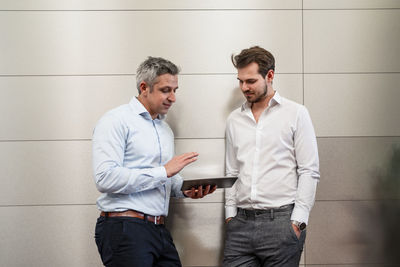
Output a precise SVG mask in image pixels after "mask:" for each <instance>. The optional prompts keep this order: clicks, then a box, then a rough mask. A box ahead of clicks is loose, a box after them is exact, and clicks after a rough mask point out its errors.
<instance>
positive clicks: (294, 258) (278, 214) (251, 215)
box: [223, 205, 306, 267]
mask: <svg viewBox="0 0 400 267" xmlns="http://www.w3.org/2000/svg"><path fill="white" fill-rule="evenodd" d="M292 210H293V205H288V206H284V207H281V208H279V209H270V210H243V209H238V214H237V215H236V217H234V218H233V219H232V220H231V221H230V222H228V223H227V225H226V233H225V234H226V235H225V249H224V260H223V266H224V267H228V266H229V267H235V266H242V267H260V266H263V267H298V266H299V262H300V257H301V253H302V251H303V245H304V241H305V239H306V232H305V231H302V232H301V235H300V238H297V236H296V234H295V232H294V230H293V228H292V223H291V221H290V215H291V213H292Z"/></svg>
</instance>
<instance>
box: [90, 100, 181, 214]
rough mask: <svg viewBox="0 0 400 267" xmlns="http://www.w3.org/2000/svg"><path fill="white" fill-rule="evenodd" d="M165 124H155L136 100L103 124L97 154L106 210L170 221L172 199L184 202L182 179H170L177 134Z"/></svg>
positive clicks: (98, 131)
mask: <svg viewBox="0 0 400 267" xmlns="http://www.w3.org/2000/svg"><path fill="white" fill-rule="evenodd" d="M163 119H164V116H160V115H159V116H158V117H157V118H156V119H154V120H153V119H152V118H151V116H150V113H149V112H148V111H147V110H146V108H145V107H144V106H143V105H142V103H140V102H139V100H138V99H137V98H136V97H134V98H133V99H132V100H131V101H130V103H129V104H126V105H122V106H119V107H117V108H115V109H113V110H111V111H109V112H107V113H106V114H105V115H104V116H103V117H102V118H101V119H100V120H99V122H98V123H97V125H96V127H95V130H94V133H93V151H92V152H93V170H94V178H95V182H96V186H97V189H98V190H99V191H100V192H101V193H102V195H101V196H100V197H99V198H98V199H97V207H98V208H99V209H100V210H102V211H106V212H111V211H124V210H128V209H133V210H136V211H140V212H143V213H146V214H149V215H153V216H159V215H164V216H166V215H168V206H169V199H170V196H175V197H184V195H183V193H182V191H181V187H182V182H183V180H182V177H180V176H179V175H175V176H173V177H171V178H168V177H167V173H166V170H165V168H164V165H165V164H166V163H167V162H168V161H169V160H170V159H171V158H172V157H173V156H174V134H173V132H172V130H171V128H170V127H169V126H168V124H167V123H166V122H165V121H164V120H163Z"/></svg>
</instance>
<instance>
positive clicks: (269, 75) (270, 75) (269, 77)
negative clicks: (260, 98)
mask: <svg viewBox="0 0 400 267" xmlns="http://www.w3.org/2000/svg"><path fill="white" fill-rule="evenodd" d="M274 75H275V72H274V70H269V71H268V72H267V75H265V79H266V80H267V82H272V80H273V79H274Z"/></svg>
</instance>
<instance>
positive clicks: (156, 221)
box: [100, 210, 165, 225]
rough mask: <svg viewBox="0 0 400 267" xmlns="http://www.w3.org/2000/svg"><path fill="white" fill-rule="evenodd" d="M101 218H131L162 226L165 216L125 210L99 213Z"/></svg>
mask: <svg viewBox="0 0 400 267" xmlns="http://www.w3.org/2000/svg"><path fill="white" fill-rule="evenodd" d="M100 216H102V217H132V218H139V219H142V220H144V221H149V222H151V223H154V224H157V225H158V224H164V223H165V216H152V215H148V214H145V213H142V212H138V211H135V210H126V211H121V212H104V211H102V212H101V213H100Z"/></svg>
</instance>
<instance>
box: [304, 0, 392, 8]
mask: <svg viewBox="0 0 400 267" xmlns="http://www.w3.org/2000/svg"><path fill="white" fill-rule="evenodd" d="M399 7H400V2H399V1H398V0H378V1H377V0H324V1H321V0H303V8H304V9H346V8H348V9H364V8H399Z"/></svg>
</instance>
